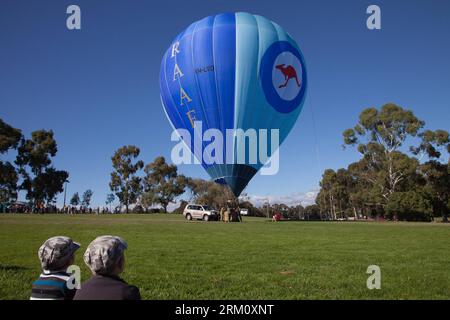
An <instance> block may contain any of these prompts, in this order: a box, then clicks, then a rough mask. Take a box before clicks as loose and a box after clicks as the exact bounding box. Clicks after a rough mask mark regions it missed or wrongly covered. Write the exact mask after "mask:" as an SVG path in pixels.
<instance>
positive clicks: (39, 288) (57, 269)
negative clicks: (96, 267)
mask: <svg viewBox="0 0 450 320" xmlns="http://www.w3.org/2000/svg"><path fill="white" fill-rule="evenodd" d="M78 248H80V244H79V243H76V242H73V241H72V239H70V238H68V237H63V236H57V237H52V238H50V239H48V240H46V241H45V242H44V243H43V244H42V246H41V247H40V248H39V250H38V257H39V261H40V263H41V267H42V273H41V275H40V276H39V278H38V279H37V280H36V281H35V282H33V286H32V289H31V297H30V300H72V299H73V297H74V296H75V292H76V289H75V288H73V289H69V287H68V285H67V281H68V280H69V279H70V274H68V273H67V272H66V270H67V268H68V267H69V266H70V265H72V264H73V263H74V261H75V251H76V250H77V249H78Z"/></svg>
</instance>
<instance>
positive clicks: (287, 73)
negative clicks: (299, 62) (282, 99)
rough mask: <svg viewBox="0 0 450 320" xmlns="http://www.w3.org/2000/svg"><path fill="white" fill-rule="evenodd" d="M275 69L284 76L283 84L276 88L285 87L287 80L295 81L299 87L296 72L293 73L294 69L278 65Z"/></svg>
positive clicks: (289, 66)
mask: <svg viewBox="0 0 450 320" xmlns="http://www.w3.org/2000/svg"><path fill="white" fill-rule="evenodd" d="M275 68H276V69H278V70H280V71H281V73H282V74H283V75H284V80H285V82H284V83H283V84H281V85H279V86H278V88H284V87H286V86H287V84H288V82H289V80H291V79H295V81H296V82H297V86H299V87H300V82H299V81H298V77H297V71H295V68H294V67H293V66H291V65H288V66H285V64H279V65H277V66H275Z"/></svg>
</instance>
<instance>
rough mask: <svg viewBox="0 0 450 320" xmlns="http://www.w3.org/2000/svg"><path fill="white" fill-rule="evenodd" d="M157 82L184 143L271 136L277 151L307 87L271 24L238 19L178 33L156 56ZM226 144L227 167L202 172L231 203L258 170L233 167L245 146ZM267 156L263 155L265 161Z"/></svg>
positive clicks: (295, 52) (299, 60)
mask: <svg viewBox="0 0 450 320" xmlns="http://www.w3.org/2000/svg"><path fill="white" fill-rule="evenodd" d="M159 82H160V89H161V101H162V102H163V105H164V110H165V112H166V114H167V117H168V118H169V120H170V122H171V124H172V126H173V127H174V128H175V129H187V130H188V131H189V132H190V134H191V136H192V137H193V136H194V135H195V134H198V133H199V132H198V131H200V130H201V132H200V133H201V134H203V132H204V131H206V130H208V129H217V130H219V131H220V132H221V133H222V134H223V136H224V137H225V136H226V131H227V129H232V130H237V129H242V130H244V131H247V130H248V129H254V130H256V131H258V132H259V130H260V129H266V130H267V132H271V130H272V129H278V132H279V143H280V144H281V143H282V142H283V140H284V139H285V138H286V136H287V135H288V133H289V131H290V130H291V129H292V127H293V126H294V124H295V122H296V120H297V118H298V116H299V114H300V112H301V109H302V105H303V101H304V98H305V93H306V87H307V78H306V68H305V62H304V59H303V56H302V54H301V51H300V49H299V47H298V45H297V43H296V42H295V41H294V40H293V39H292V38H291V37H290V36H289V35H288V34H287V33H286V31H284V30H283V28H281V27H280V26H279V25H278V24H276V23H274V22H272V21H270V20H268V19H266V18H264V17H261V16H257V15H252V14H249V13H244V12H238V13H224V14H218V15H215V16H210V17H206V18H204V19H202V20H199V21H197V22H194V23H193V24H191V25H190V26H189V27H188V28H187V29H186V30H184V31H183V32H182V33H180V34H179V35H178V36H177V37H176V38H175V39H174V40H173V42H172V44H171V45H170V46H169V47H168V49H167V51H166V53H165V54H164V57H163V59H162V63H161V71H160V81H159ZM196 121H198V122H200V121H201V123H202V126H201V128H200V127H199V126H197V127H196V126H195V125H194V124H195V123H196ZM193 140H194V139H192V141H191V145H190V146H189V147H190V150H191V151H192V153H193V154H194V155H196V156H197V155H199V154H200V155H202V152H203V151H204V149H205V147H206V146H207V145H206V144H205V143H203V144H202V146H201V148H200V147H199V145H198V144H195V142H194V141H193ZM232 143H233V147H232V148H231V150H232V152H231V154H226V153H227V150H229V149H225V148H224V150H223V157H222V158H223V159H227V163H224V164H217V163H214V164H211V163H209V162H208V161H206V162H205V161H203V162H202V165H203V167H204V168H205V169H206V171H207V172H208V173H209V175H210V176H211V177H212V178H213V179H214V180H215V181H217V182H220V183H226V184H228V185H229V186H230V188H231V189H232V190H233V192H234V194H235V195H237V196H238V195H239V194H240V193H241V192H242V190H243V189H244V188H245V186H246V185H247V183H248V182H249V181H250V179H251V178H252V177H253V176H254V175H255V173H256V172H257V171H258V170H259V169H260V168H261V167H262V166H263V165H264V163H261V162H258V163H253V162H250V161H247V160H249V159H246V160H245V163H241V162H242V161H240V163H238V161H237V159H236V157H237V156H236V150H242V148H245V150H248V148H249V146H248V143H247V144H246V143H245V142H242V141H239V140H234V141H232ZM242 143H243V145H240V144H242ZM275 151H276V148H270V150H268V156H270V155H272V154H273V153H274V152H275ZM197 158H198V157H197ZM230 158H231V159H233V161H232V163H230V162H229V161H228V159H230ZM202 159H203V158H202ZM203 160H205V159H203Z"/></svg>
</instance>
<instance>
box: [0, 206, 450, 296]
mask: <svg viewBox="0 0 450 320" xmlns="http://www.w3.org/2000/svg"><path fill="white" fill-rule="evenodd" d="M103 234H113V235H119V236H121V237H123V238H124V239H126V240H127V242H128V244H129V249H128V250H127V254H126V255H127V268H126V271H125V273H124V274H123V278H124V279H125V280H126V281H128V282H129V283H131V284H134V285H137V286H138V287H139V288H140V290H141V294H142V296H143V298H145V299H449V298H450V225H445V224H438V223H430V224H426V223H387V222H385V223H376V222H279V223H272V222H268V221H266V219H260V218H244V223H230V224H224V223H219V222H202V221H198V222H187V221H185V220H183V219H182V217H181V216H178V215H172V214H167V215H165V214H153V215H100V216H95V215H92V216H91V215H78V216H65V215H50V214H49V215H12V214H8V215H5V214H0V298H1V299H27V298H28V297H29V291H30V285H31V283H32V281H33V280H34V279H35V277H36V276H37V275H38V274H39V272H40V269H39V261H38V259H37V249H38V248H39V246H40V245H41V243H42V242H43V241H44V240H45V239H47V238H49V237H51V236H55V235H67V236H70V237H72V238H73V239H74V240H76V241H79V242H81V244H82V248H81V249H80V250H79V251H78V254H77V261H76V263H77V264H79V265H80V266H82V269H81V270H82V279H83V280H85V279H87V278H88V277H89V272H88V270H87V268H86V267H85V265H84V263H83V261H82V254H83V252H84V250H85V249H86V246H87V245H88V244H89V242H90V241H91V240H93V239H94V238H95V237H96V236H98V235H103ZM373 264H375V265H378V266H380V268H381V289H380V290H368V289H367V287H366V280H367V277H368V276H369V275H368V274H366V269H367V267H368V266H369V265H373Z"/></svg>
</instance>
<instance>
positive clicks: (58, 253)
mask: <svg viewBox="0 0 450 320" xmlns="http://www.w3.org/2000/svg"><path fill="white" fill-rule="evenodd" d="M79 247H80V244H79V243H77V242H74V241H72V239H70V238H69V237H64V236H57V237H52V238H50V239H47V240H46V241H45V242H44V243H43V244H42V246H41V247H40V248H39V250H38V257H39V261H40V262H41V267H42V269H44V270H60V269H62V268H63V267H65V266H66V264H67V262H69V261H70V259H71V257H72V255H73V254H74V252H75V251H76V250H77V249H78V248H79Z"/></svg>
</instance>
